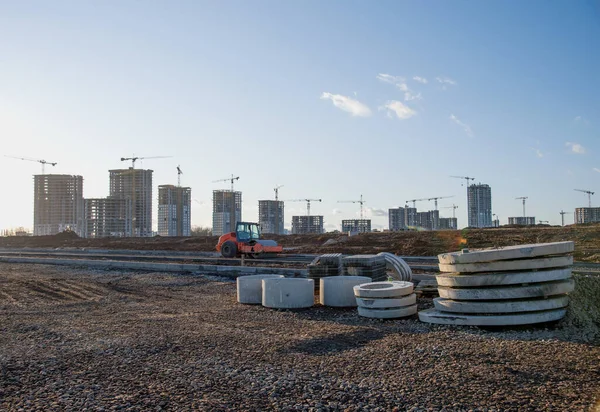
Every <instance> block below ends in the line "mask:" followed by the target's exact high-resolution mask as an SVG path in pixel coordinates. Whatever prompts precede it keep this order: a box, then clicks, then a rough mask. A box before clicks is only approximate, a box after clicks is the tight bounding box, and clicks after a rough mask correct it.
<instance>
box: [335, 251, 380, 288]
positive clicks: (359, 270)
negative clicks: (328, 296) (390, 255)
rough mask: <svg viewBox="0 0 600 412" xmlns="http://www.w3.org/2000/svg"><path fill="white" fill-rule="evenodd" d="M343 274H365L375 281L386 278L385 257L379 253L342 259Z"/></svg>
mask: <svg viewBox="0 0 600 412" xmlns="http://www.w3.org/2000/svg"><path fill="white" fill-rule="evenodd" d="M342 263H343V265H344V274H345V275H349V276H367V277H370V278H371V279H373V280H374V281H375V282H379V281H385V280H387V274H386V272H385V267H386V263H385V257H383V256H379V255H354V256H347V257H345V258H343V259H342Z"/></svg>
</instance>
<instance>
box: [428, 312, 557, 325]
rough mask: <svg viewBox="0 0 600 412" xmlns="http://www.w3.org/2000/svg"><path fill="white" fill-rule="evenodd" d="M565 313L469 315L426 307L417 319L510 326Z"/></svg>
mask: <svg viewBox="0 0 600 412" xmlns="http://www.w3.org/2000/svg"><path fill="white" fill-rule="evenodd" d="M566 314H567V310H566V309H554V310H547V311H541V312H523V313H511V314H508V315H471V314H461V313H449V312H440V311H438V310H437V309H427V310H422V311H420V312H419V320H420V321H422V322H427V323H437V324H440V325H468V326H512V325H530V324H534V323H543V322H551V321H555V320H559V319H562V318H563V317H564V316H565V315H566Z"/></svg>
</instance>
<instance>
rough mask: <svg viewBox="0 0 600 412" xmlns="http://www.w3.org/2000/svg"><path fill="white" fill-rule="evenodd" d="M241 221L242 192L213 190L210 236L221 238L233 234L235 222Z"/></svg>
mask: <svg viewBox="0 0 600 412" xmlns="http://www.w3.org/2000/svg"><path fill="white" fill-rule="evenodd" d="M241 220H242V192H233V191H231V190H213V227H212V234H213V235H214V236H221V235H223V234H225V233H229V232H234V231H235V226H236V224H237V222H240V221H241Z"/></svg>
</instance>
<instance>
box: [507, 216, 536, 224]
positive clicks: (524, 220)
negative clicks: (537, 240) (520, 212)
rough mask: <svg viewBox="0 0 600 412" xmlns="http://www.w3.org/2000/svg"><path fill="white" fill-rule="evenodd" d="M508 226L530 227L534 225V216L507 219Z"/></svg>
mask: <svg viewBox="0 0 600 412" xmlns="http://www.w3.org/2000/svg"><path fill="white" fill-rule="evenodd" d="M508 224H509V225H523V226H532V225H535V216H516V217H509V218H508Z"/></svg>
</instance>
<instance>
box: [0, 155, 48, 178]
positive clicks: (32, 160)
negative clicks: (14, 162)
mask: <svg viewBox="0 0 600 412" xmlns="http://www.w3.org/2000/svg"><path fill="white" fill-rule="evenodd" d="M4 157H10V158H11V159H19V160H26V161H28V162H37V163H40V164H41V165H42V174H46V165H50V166H56V165H57V164H58V163H57V162H48V161H46V160H43V159H40V160H38V159H32V158H30V157H16V156H8V155H4Z"/></svg>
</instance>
